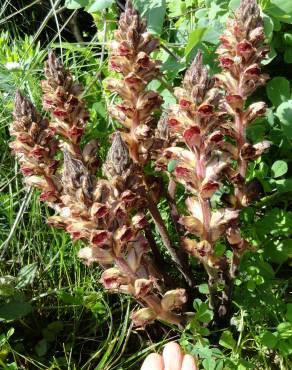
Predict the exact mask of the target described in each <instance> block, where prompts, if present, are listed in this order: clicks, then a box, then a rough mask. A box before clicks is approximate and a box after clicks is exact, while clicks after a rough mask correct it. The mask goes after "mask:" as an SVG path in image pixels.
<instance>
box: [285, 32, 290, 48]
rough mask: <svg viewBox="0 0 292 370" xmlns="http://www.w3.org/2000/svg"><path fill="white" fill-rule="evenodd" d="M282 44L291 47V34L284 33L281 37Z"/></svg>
mask: <svg viewBox="0 0 292 370" xmlns="http://www.w3.org/2000/svg"><path fill="white" fill-rule="evenodd" d="M283 39H284V43H285V44H286V45H288V46H292V32H285V33H284V35H283Z"/></svg>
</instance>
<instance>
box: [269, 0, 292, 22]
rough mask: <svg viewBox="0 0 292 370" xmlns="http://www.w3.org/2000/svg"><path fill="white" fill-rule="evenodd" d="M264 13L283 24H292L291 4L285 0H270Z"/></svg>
mask: <svg viewBox="0 0 292 370" xmlns="http://www.w3.org/2000/svg"><path fill="white" fill-rule="evenodd" d="M267 4H268V5H267V7H266V8H265V13H268V14H269V15H270V16H273V17H274V18H276V19H278V20H279V21H281V22H284V23H289V24H291V23H292V2H291V1H287V0H271V1H270V2H268V3H267Z"/></svg>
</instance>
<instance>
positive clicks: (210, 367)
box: [203, 357, 216, 370]
mask: <svg viewBox="0 0 292 370" xmlns="http://www.w3.org/2000/svg"><path fill="white" fill-rule="evenodd" d="M203 366H204V369H205V370H215V368H216V362H215V360H214V359H213V358H212V357H208V358H205V360H204V361H203Z"/></svg>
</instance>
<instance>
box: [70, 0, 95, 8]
mask: <svg viewBox="0 0 292 370" xmlns="http://www.w3.org/2000/svg"><path fill="white" fill-rule="evenodd" d="M88 3H89V0H66V1H65V6H66V7H67V8H68V9H79V8H82V7H85V6H87V5H88Z"/></svg>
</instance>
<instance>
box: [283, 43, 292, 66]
mask: <svg viewBox="0 0 292 370" xmlns="http://www.w3.org/2000/svg"><path fill="white" fill-rule="evenodd" d="M284 62H285V63H287V64H290V63H292V48H291V47H289V48H286V49H285V52H284Z"/></svg>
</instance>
